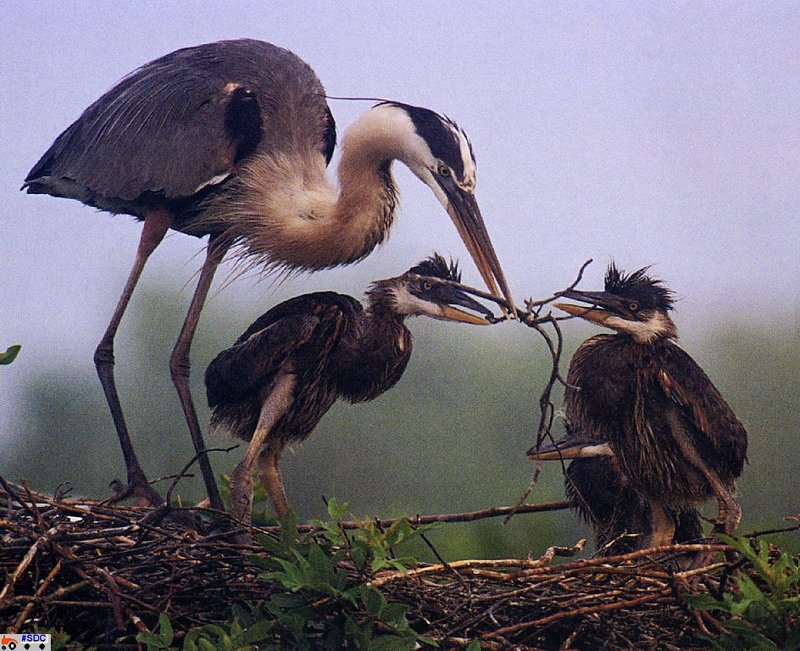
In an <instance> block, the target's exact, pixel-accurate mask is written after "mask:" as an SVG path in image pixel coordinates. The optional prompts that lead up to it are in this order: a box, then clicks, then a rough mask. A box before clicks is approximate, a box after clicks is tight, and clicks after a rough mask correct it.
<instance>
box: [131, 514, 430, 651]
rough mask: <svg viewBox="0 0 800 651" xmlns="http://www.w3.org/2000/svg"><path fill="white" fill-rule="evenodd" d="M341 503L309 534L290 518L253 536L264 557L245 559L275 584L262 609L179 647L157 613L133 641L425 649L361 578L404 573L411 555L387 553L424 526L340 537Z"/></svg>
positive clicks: (369, 527) (247, 647) (223, 647)
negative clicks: (276, 532)
mask: <svg viewBox="0 0 800 651" xmlns="http://www.w3.org/2000/svg"><path fill="white" fill-rule="evenodd" d="M347 509H348V507H347V504H340V503H338V502H337V501H336V500H331V501H330V502H329V504H328V512H329V514H330V516H331V518H332V521H330V522H329V521H314V524H315V525H316V527H315V530H314V531H313V532H310V533H304V534H301V533H300V531H299V530H298V527H297V519H296V517H295V515H294V514H293V513H291V512H290V513H289V515H288V516H287V517H286V518H285V519H284V520H282V521H281V522H280V525H281V534H280V536H279V537H272V536H266V535H264V536H261V537H260V539H259V541H260V543H261V544H262V545H263V546H264V548H265V549H266V550H267V551H268V552H269V554H268V555H267V556H255V557H253V559H252V560H253V562H254V563H256V564H257V565H259V566H260V567H262V568H263V569H264V570H266V571H265V573H264V574H263V576H264V577H265V578H267V579H270V580H271V581H274V582H275V583H276V585H277V589H276V591H275V592H274V593H273V594H272V595H271V596H270V597H269V599H268V600H267V602H266V604H265V605H264V606H263V608H261V609H258V608H252V609H250V610H249V611H248V610H245V609H243V608H241V607H235V608H234V610H233V614H232V619H231V621H230V622H229V623H227V624H225V625H218V624H207V625H206V626H202V627H198V628H194V629H192V630H190V631H188V632H187V633H186V635H185V637H184V638H183V644H182V646H177V643H176V639H175V638H176V636H175V632H174V629H173V626H172V623H171V622H170V620H169V618H168V617H167V616H166V615H164V614H161V615H160V617H159V624H158V629H157V631H156V632H154V633H150V632H143V633H139V634H138V635H137V636H136V640H137V641H138V642H139V643H140V644H142V645H144V646H145V647H146V649H147V651H166V650H173V649H182V651H254V650H256V649H259V650H266V649H275V650H276V651H277V650H278V649H284V648H292V649H304V650H309V651H311V650H315V649H331V650H338V649H342V648H349V649H364V650H368V651H410V650H411V649H416V648H419V647H420V646H421V645H424V644H427V645H430V646H437V645H436V642H435V641H434V640H433V639H432V638H429V637H426V636H423V635H419V634H418V633H416V631H414V630H413V629H412V628H411V626H410V625H409V623H408V620H407V618H406V614H407V612H408V606H406V605H404V604H398V603H390V602H389V601H387V599H386V597H385V596H384V595H383V593H382V592H381V591H380V590H378V589H377V588H373V587H369V585H368V580H369V578H370V577H371V576H373V574H374V573H375V572H378V571H380V570H385V569H391V570H397V571H401V572H405V571H407V569H408V568H409V567H412V566H414V565H416V560H415V559H414V558H411V557H398V556H397V555H396V553H395V548H396V547H399V546H401V545H403V544H404V543H407V542H409V541H411V540H413V539H415V538H417V537H419V536H420V535H421V534H422V533H423V532H424V531H425V530H427V529H429V528H430V527H419V528H416V529H415V528H414V527H412V526H411V525H410V524H409V523H408V521H407V520H404V519H402V520H398V521H396V522H394V523H393V524H392V525H391V526H390V527H387V528H386V529H382V528H381V527H379V526H378V524H377V523H375V522H373V521H371V520H364V521H363V522H360V523H359V524H360V526H359V527H358V528H357V529H355V530H353V531H351V532H346V531H345V530H344V529H343V528H342V527H341V525H340V522H341V521H342V520H344V518H345V516H346V515H347Z"/></svg>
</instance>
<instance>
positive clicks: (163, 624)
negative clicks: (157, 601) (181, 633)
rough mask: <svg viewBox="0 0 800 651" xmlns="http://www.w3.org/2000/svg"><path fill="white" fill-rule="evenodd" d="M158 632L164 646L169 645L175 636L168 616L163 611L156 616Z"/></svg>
mask: <svg viewBox="0 0 800 651" xmlns="http://www.w3.org/2000/svg"><path fill="white" fill-rule="evenodd" d="M158 632H159V633H160V634H161V639H162V640H163V641H164V646H170V645H171V644H172V640H173V639H174V638H175V632H174V631H173V630H172V623H171V622H170V621H169V617H167V616H166V615H165V614H164V613H161V614H160V615H159V616H158Z"/></svg>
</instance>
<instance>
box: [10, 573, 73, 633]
mask: <svg viewBox="0 0 800 651" xmlns="http://www.w3.org/2000/svg"><path fill="white" fill-rule="evenodd" d="M61 562H62V559H60V558H59V559H58V562H57V563H56V564H55V565H54V566H53V569H52V570H50V572H49V573H48V574H47V576H46V577H44V581H42V583H41V584H40V585H39V587H38V588H37V589H36V592H35V593H34V595H33V598H32V599H31V600H30V601H29V602H28V603H27V604H25V607H24V608H23V609H22V612H21V613H20V615H19V617H17V620H16V621H15V622H14V624H13V625H12V626H11V628H10V629H9V630H8V631H7V632H8V633H17V632H18V631H19V629H20V628H21V627H22V625H23V624H24V623H25V620H27V619H28V616H29V615H30V614H31V611H32V610H33V609H34V607H35V606H36V602H37V601H38V600H39V599H40V598H41V596H42V594H44V591H45V590H46V589H47V586H48V585H50V582H51V581H52V580H53V579H54V578H55V577H56V574H58V573H59V572H60V571H61Z"/></svg>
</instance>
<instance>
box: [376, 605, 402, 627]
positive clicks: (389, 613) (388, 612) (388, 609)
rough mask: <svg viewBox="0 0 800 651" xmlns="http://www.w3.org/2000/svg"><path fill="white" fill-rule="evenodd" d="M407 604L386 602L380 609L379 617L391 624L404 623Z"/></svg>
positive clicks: (399, 624) (398, 624)
mask: <svg viewBox="0 0 800 651" xmlns="http://www.w3.org/2000/svg"><path fill="white" fill-rule="evenodd" d="M407 612H408V606H406V605H405V604H400V603H387V604H386V605H385V606H384V607H383V608H382V609H381V619H382V620H383V621H384V622H386V623H387V624H390V625H391V626H401V625H403V624H406V613H407Z"/></svg>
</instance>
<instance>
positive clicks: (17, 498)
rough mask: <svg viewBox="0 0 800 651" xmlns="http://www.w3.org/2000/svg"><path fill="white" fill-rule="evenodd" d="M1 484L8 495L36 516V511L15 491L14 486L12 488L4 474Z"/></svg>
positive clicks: (0, 479)
mask: <svg viewBox="0 0 800 651" xmlns="http://www.w3.org/2000/svg"><path fill="white" fill-rule="evenodd" d="M0 485H2V486H3V488H4V489H5V491H6V493H8V495H9V496H10V497H12V498H13V499H14V500H15V501H16V502H17V504H19V505H20V506H21V507H22V508H23V509H25V510H26V511H27V512H28V513H30V515H31V516H32V517H36V513H34V511H33V510H32V509H31V508H30V507H29V506H28V505H27V504H26V503H25V501H24V500H23V499H22V498H21V497H20V496H19V494H18V493H17V492H16V491H14V489H13V488H11V486H10V485H9V483H8V482H7V481H6V480H5V479H4V478H3V476H2V475H0Z"/></svg>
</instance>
